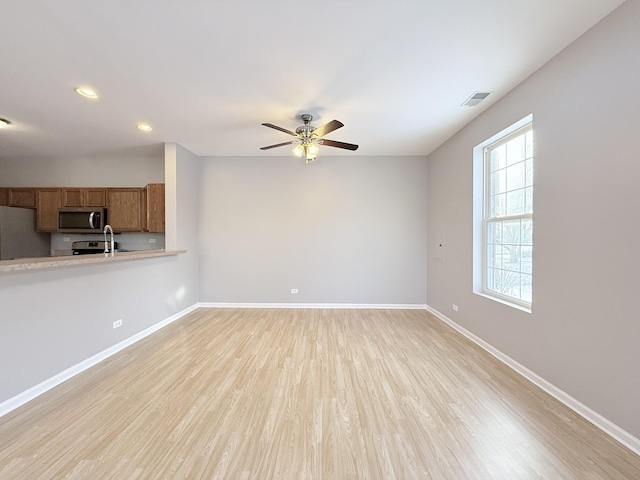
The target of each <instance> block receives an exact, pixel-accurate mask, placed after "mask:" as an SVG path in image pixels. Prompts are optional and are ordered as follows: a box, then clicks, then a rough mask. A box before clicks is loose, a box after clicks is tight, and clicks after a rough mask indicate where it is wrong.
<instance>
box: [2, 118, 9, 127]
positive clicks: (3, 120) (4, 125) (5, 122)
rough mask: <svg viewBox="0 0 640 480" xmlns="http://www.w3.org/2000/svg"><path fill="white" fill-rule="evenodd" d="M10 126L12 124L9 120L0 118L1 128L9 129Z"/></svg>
mask: <svg viewBox="0 0 640 480" xmlns="http://www.w3.org/2000/svg"><path fill="white" fill-rule="evenodd" d="M9 125H11V122H10V121H9V120H6V119H4V118H0V128H4V127H8V126H9Z"/></svg>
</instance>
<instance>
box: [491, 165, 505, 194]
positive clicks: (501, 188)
mask: <svg viewBox="0 0 640 480" xmlns="http://www.w3.org/2000/svg"><path fill="white" fill-rule="evenodd" d="M506 176H507V173H506V171H505V170H504V169H502V170H498V171H497V172H495V173H492V174H491V190H490V191H491V194H492V195H495V194H496V193H504V192H506V191H507V180H506Z"/></svg>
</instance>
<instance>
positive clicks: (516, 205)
mask: <svg viewBox="0 0 640 480" xmlns="http://www.w3.org/2000/svg"><path fill="white" fill-rule="evenodd" d="M524 211H525V202H524V190H516V191H514V192H509V193H507V215H517V214H519V213H524Z"/></svg>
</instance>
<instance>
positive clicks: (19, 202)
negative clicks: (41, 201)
mask: <svg viewBox="0 0 640 480" xmlns="http://www.w3.org/2000/svg"><path fill="white" fill-rule="evenodd" d="M7 190H8V192H7V197H8V202H7V203H8V205H9V206H10V207H23V208H36V189H35V188H9V189H7Z"/></svg>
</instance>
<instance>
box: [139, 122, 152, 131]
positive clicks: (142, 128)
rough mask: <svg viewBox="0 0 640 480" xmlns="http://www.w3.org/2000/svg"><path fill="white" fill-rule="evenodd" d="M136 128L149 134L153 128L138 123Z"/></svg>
mask: <svg viewBox="0 0 640 480" xmlns="http://www.w3.org/2000/svg"><path fill="white" fill-rule="evenodd" d="M138 128H139V129H140V130H142V131H143V132H147V133H148V132H150V131H151V130H153V128H152V127H151V125H149V124H147V123H139V124H138Z"/></svg>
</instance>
